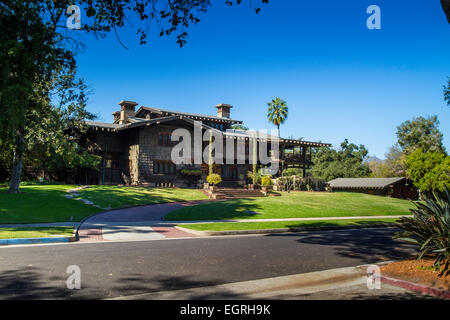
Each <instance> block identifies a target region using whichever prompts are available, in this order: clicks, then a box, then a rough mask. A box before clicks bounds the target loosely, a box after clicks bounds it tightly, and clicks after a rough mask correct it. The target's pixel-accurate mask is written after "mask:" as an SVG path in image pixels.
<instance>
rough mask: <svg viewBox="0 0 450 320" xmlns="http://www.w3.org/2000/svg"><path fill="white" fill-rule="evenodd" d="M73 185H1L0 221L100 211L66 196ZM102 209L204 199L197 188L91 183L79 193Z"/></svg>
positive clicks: (59, 218)
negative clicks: (14, 190)
mask: <svg viewBox="0 0 450 320" xmlns="http://www.w3.org/2000/svg"><path fill="white" fill-rule="evenodd" d="M75 187H76V186H72V185H24V186H21V187H20V190H21V193H20V194H8V193H6V191H7V188H5V187H3V188H0V223H44V222H65V221H80V220H81V219H83V218H84V217H86V216H89V215H91V214H94V213H97V212H100V211H102V209H100V208H96V207H94V206H90V205H86V204H84V203H83V202H81V201H78V200H74V199H67V198H65V197H64V196H65V195H67V193H66V191H67V190H69V189H73V188H75ZM80 196H81V198H83V199H88V200H91V201H92V202H94V203H95V204H97V205H100V206H101V207H102V208H108V207H109V208H122V207H129V206H137V205H143V204H152V203H161V202H172V201H186V200H198V199H206V198H207V197H206V196H205V195H204V194H203V193H202V192H201V191H199V190H191V189H157V188H134V187H117V186H93V187H92V188H88V189H84V190H83V191H81V192H80Z"/></svg>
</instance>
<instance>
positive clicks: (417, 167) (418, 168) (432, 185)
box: [406, 148, 450, 192]
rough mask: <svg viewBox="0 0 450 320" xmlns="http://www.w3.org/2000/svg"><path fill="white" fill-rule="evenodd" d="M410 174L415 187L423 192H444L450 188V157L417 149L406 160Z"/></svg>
mask: <svg viewBox="0 0 450 320" xmlns="http://www.w3.org/2000/svg"><path fill="white" fill-rule="evenodd" d="M406 167H407V168H408V174H409V176H410V178H411V180H413V182H414V185H415V186H416V187H417V188H418V189H420V190H421V191H423V192H431V191H434V190H440V191H444V185H448V186H450V156H448V155H446V154H444V153H442V152H438V151H430V150H429V151H427V152H424V151H423V150H422V149H420V148H419V149H417V150H416V151H414V152H413V153H412V154H410V155H409V156H408V157H407V158H406Z"/></svg>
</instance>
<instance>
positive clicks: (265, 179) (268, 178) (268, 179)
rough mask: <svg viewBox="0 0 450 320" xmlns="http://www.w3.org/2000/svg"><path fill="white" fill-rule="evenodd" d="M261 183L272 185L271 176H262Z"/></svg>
mask: <svg viewBox="0 0 450 320" xmlns="http://www.w3.org/2000/svg"><path fill="white" fill-rule="evenodd" d="M261 184H262V185H263V186H271V185H273V182H272V177H271V176H263V177H262V178H261Z"/></svg>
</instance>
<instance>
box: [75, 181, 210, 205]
mask: <svg viewBox="0 0 450 320" xmlns="http://www.w3.org/2000/svg"><path fill="white" fill-rule="evenodd" d="M79 194H80V196H81V198H83V199H88V200H90V201H92V202H94V203H95V204H97V205H99V206H101V207H102V208H111V209H115V208H124V207H131V206H137V205H144V204H154V203H163V202H176V201H190V200H202V199H208V197H207V196H206V195H205V194H204V193H203V192H201V191H200V190H197V189H178V188H173V189H172V188H139V187H115V186H92V187H90V188H88V189H83V190H81V191H80V192H79Z"/></svg>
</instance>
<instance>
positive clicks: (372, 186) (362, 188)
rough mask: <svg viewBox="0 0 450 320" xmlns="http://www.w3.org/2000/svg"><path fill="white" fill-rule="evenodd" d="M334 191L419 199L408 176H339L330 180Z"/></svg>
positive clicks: (330, 185) (330, 186) (329, 183)
mask: <svg viewBox="0 0 450 320" xmlns="http://www.w3.org/2000/svg"><path fill="white" fill-rule="evenodd" d="M328 185H329V188H330V189H331V190H332V191H350V192H363V193H368V194H374V195H381V196H390V197H394V198H400V199H411V200H415V199H417V190H416V188H414V186H413V185H412V182H411V181H410V180H408V179H406V178H402V177H397V178H337V179H334V180H331V181H329V182H328Z"/></svg>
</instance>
